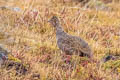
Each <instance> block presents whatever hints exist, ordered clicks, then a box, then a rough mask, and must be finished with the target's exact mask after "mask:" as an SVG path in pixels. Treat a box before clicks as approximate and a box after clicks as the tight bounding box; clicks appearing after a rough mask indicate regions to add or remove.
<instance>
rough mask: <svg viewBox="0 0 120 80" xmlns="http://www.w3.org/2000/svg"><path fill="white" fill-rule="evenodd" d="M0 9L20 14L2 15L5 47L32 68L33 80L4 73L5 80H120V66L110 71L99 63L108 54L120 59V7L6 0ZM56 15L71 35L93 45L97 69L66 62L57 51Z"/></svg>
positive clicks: (74, 59)
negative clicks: (52, 20)
mask: <svg viewBox="0 0 120 80" xmlns="http://www.w3.org/2000/svg"><path fill="white" fill-rule="evenodd" d="M0 5H4V6H11V7H16V6H17V7H19V8H20V9H21V11H20V12H16V11H13V10H12V9H0V31H1V32H0V43H1V44H4V45H5V47H7V48H8V49H9V50H10V51H11V54H13V55H14V57H16V58H18V59H20V60H21V61H22V62H23V63H24V64H29V65H30V69H29V72H28V74H26V75H22V76H16V75H15V74H14V71H12V70H9V71H8V70H6V69H0V77H1V80H37V79H38V80H118V79H120V77H119V76H120V74H119V71H120V70H119V68H120V66H117V68H116V67H115V68H112V69H111V68H110V69H106V68H104V67H106V66H105V65H103V66H101V65H102V64H101V63H99V61H100V60H101V58H102V57H103V56H104V55H105V54H108V53H110V54H120V23H119V22H120V8H119V7H120V4H119V3H118V4H117V3H111V4H109V5H108V6H110V7H111V8H112V10H110V11H102V10H100V11H99V10H98V11H97V10H95V9H85V10H84V9H83V8H81V7H79V6H80V5H79V4H78V3H77V4H76V3H73V4H72V3H63V2H62V1H60V0H58V1H57V0H46V1H45V0H8V1H4V0H1V1H0ZM53 15H56V16H58V17H59V18H60V20H61V24H62V25H63V26H64V27H63V28H64V29H65V31H66V32H68V33H69V34H72V35H77V36H80V37H82V38H83V39H84V40H86V41H87V42H88V43H89V45H90V46H91V48H92V50H93V52H94V59H95V62H94V63H89V61H87V60H86V59H83V58H80V57H78V56H74V55H73V56H72V59H71V63H70V64H67V63H65V62H64V61H63V59H62V55H61V54H62V52H61V51H60V50H59V49H58V48H57V46H56V38H55V31H54V30H53V28H52V27H51V26H50V25H49V23H48V22H47V21H48V19H49V18H50V17H52V16H53ZM117 63H120V62H117ZM106 65H108V64H106ZM112 66H113V65H112ZM39 74H40V76H37V75H39Z"/></svg>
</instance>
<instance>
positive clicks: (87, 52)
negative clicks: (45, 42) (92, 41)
mask: <svg viewBox="0 0 120 80" xmlns="http://www.w3.org/2000/svg"><path fill="white" fill-rule="evenodd" d="M57 45H58V47H59V48H60V49H61V50H62V51H64V52H65V53H66V54H70V55H71V54H77V55H80V56H88V57H91V56H92V52H91V49H90V47H89V46H88V44H87V43H86V42H85V41H84V40H83V39H81V38H80V37H78V36H72V35H69V34H67V33H64V35H63V36H60V37H59V38H58V39H57Z"/></svg>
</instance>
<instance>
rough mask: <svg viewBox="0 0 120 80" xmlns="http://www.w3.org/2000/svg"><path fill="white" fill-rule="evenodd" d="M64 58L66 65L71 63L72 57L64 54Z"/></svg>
mask: <svg viewBox="0 0 120 80" xmlns="http://www.w3.org/2000/svg"><path fill="white" fill-rule="evenodd" d="M63 58H64V61H65V62H66V63H70V60H71V55H66V54H64V55H63Z"/></svg>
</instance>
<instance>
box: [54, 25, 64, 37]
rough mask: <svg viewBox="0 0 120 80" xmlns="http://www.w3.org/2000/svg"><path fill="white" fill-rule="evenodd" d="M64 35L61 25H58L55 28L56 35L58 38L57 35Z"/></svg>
mask: <svg viewBox="0 0 120 80" xmlns="http://www.w3.org/2000/svg"><path fill="white" fill-rule="evenodd" d="M64 34H65V32H64V30H63V28H62V27H61V25H60V24H59V25H57V26H56V35H57V36H58V35H64Z"/></svg>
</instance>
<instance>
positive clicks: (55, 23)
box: [48, 16, 59, 27]
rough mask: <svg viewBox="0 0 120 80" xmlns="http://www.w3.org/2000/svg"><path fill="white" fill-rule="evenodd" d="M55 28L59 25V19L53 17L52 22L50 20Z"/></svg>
mask: <svg viewBox="0 0 120 80" xmlns="http://www.w3.org/2000/svg"><path fill="white" fill-rule="evenodd" d="M48 22H50V23H51V24H52V25H53V26H54V27H56V26H57V25H59V19H58V18H57V17H56V16H53V17H52V18H51V19H50V20H48Z"/></svg>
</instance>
